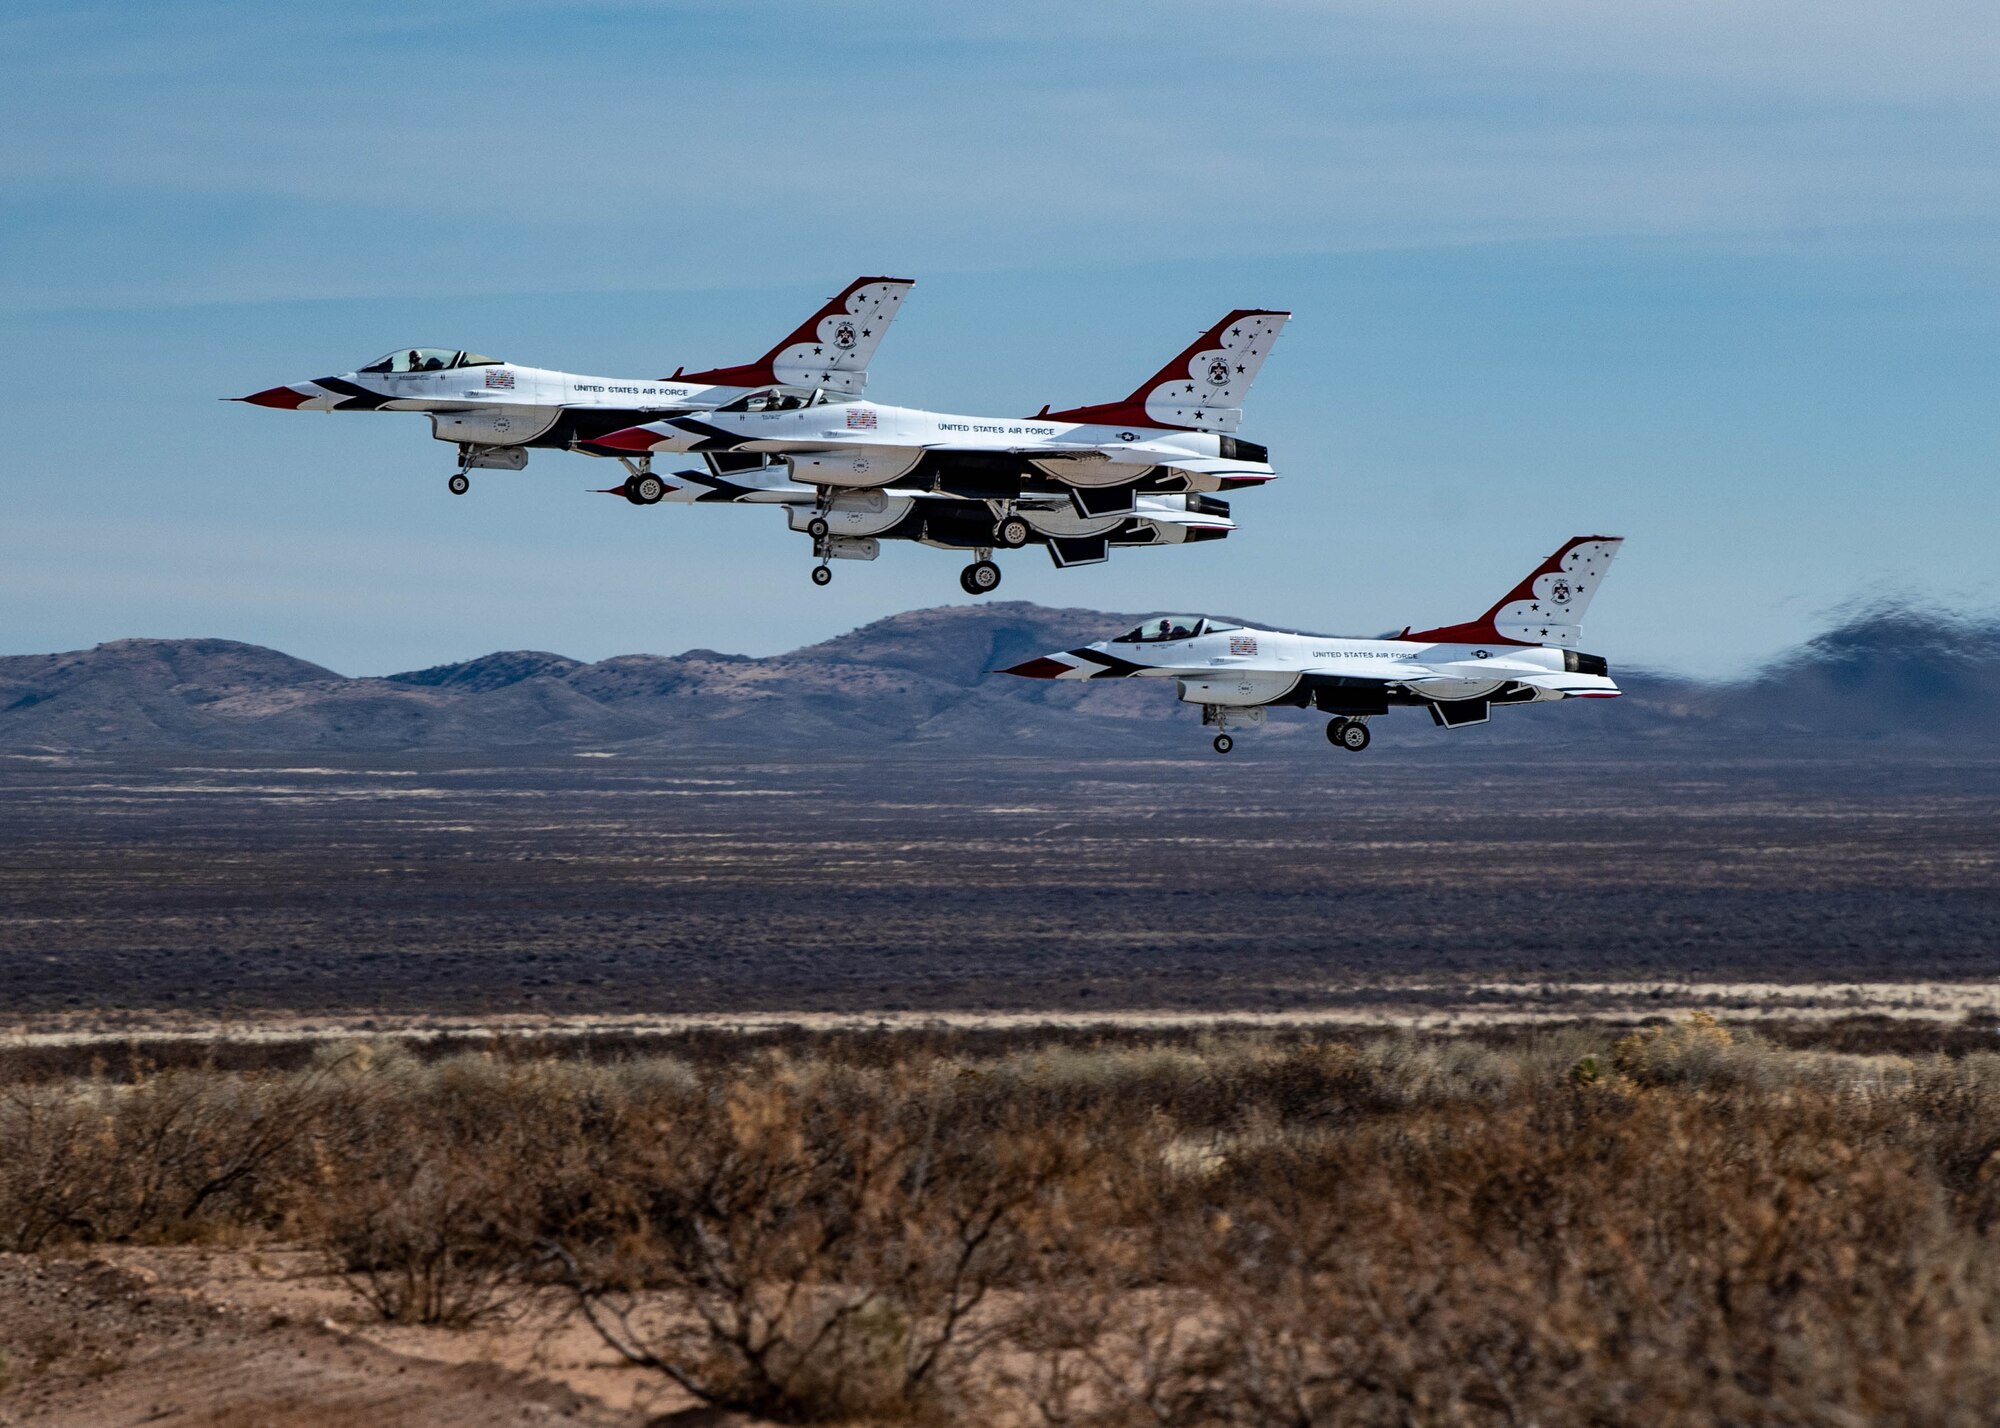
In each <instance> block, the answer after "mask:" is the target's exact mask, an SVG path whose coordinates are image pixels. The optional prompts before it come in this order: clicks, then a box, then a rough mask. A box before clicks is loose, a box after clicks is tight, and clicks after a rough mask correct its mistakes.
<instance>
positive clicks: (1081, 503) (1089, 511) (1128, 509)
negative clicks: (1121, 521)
mask: <svg viewBox="0 0 2000 1428" xmlns="http://www.w3.org/2000/svg"><path fill="white" fill-rule="evenodd" d="M1138 491H1139V488H1138V487H1137V486H1072V487H1070V488H1069V500H1070V504H1071V505H1072V506H1075V507H1076V513H1077V514H1078V515H1079V516H1081V517H1083V518H1084V519H1085V520H1092V519H1094V518H1096V517H1098V516H1129V515H1131V514H1132V513H1133V512H1134V511H1136V510H1137V509H1138V508H1139V507H1138Z"/></svg>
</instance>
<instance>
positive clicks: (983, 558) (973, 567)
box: [958, 550, 1000, 595]
mask: <svg viewBox="0 0 2000 1428" xmlns="http://www.w3.org/2000/svg"><path fill="white" fill-rule="evenodd" d="M976 554H977V555H978V556H979V559H977V560H975V561H974V562H973V563H972V564H970V565H968V566H966V567H965V569H963V570H961V571H960V572H959V573H958V588H959V589H961V590H963V591H964V592H965V593H966V594H968V595H987V594H991V593H992V592H993V591H995V590H998V589H999V588H1000V567H999V566H997V565H995V564H994V563H993V561H992V559H991V557H992V555H993V552H992V551H991V550H980V551H977V552H976Z"/></svg>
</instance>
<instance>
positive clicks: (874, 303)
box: [226, 278, 914, 496]
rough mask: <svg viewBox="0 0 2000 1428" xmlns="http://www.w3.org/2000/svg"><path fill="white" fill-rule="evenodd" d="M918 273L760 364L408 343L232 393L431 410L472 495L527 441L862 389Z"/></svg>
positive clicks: (298, 406) (270, 402)
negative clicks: (529, 360)
mask: <svg viewBox="0 0 2000 1428" xmlns="http://www.w3.org/2000/svg"><path fill="white" fill-rule="evenodd" d="M912 286H914V283H913V282H912V280H911V279H908V278H856V279H855V280H854V281H853V282H852V283H849V284H848V286H847V288H846V290H845V291H844V292H842V293H841V294H840V295H839V296H838V297H836V298H834V299H833V300H832V301H830V302H828V303H827V304H826V305H825V306H824V307H822V308H821V309H820V310H819V311H818V312H816V313H814V314H813V315H812V316H811V317H809V318H807V319H806V320H805V321H804V322H802V323H801V324H799V326H798V327H797V328H795V329H794V330H793V331H792V332H791V333H789V334H788V335H787V336H786V337H785V339H784V341H782V342H780V343H779V344H778V345H777V346H776V347H773V348H772V349H771V350H770V351H769V352H766V353H765V354H764V355H763V356H762V357H759V358H758V359H757V360H756V361H754V362H748V363H744V364H743V365H741V366H737V367H714V368H709V369H706V370H703V371H699V372H689V371H687V370H685V369H684V368H682V369H676V370H675V372H674V374H673V375H672V376H671V377H655V378H628V377H586V376H579V375H577V374H576V373H573V372H553V371H549V370H547V369H545V368H541V367H520V366H516V365H515V364H513V363H511V362H503V361H501V360H500V359H499V358H497V357H482V356H480V355H479V354H478V353H476V352H465V351H460V350H456V349H453V348H448V347H399V348H397V349H396V350H395V351H394V352H391V353H389V354H388V355H387V356H386V357H381V358H378V359H376V360H375V361H373V362H370V363H369V364H368V365H367V366H365V367H362V368H360V369H358V370H356V371H353V372H343V373H342V374H341V375H340V376H338V377H319V378H315V379H314V380H313V381H310V382H293V383H291V384H290V385H288V386H283V387H268V388H266V389H265V390H263V391H261V392H253V393H251V395H249V396H247V397H233V398H227V399H226V400H231V401H239V402H249V403H251V404H252V405H254V406H260V407H278V408H281V409H284V410H287V411H319V412H336V411H337V412H375V411H392V412H423V413H425V414H426V415H428V416H429V417H430V419H431V435H433V436H434V437H436V438H437V439H438V440H439V441H449V442H453V443H455V444H456V445H457V447H458V470H457V471H456V472H454V473H453V474H452V477H451V480H450V482H449V485H450V487H451V491H452V494H454V495H458V496H462V495H464V494H465V493H466V491H467V490H469V489H470V488H471V484H472V483H471V480H470V478H469V477H468V476H467V474H466V473H467V472H468V471H471V470H473V469H475V468H487V469H493V470H501V471H519V470H521V469H522V468H523V467H525V466H526V465H527V464H528V448H530V447H537V446H540V447H556V448H561V449H564V450H569V451H585V452H589V453H590V454H592V455H605V454H607V453H605V452H602V451H599V450H597V449H596V448H595V447H594V446H593V445H592V443H593V442H594V441H595V439H596V438H598V437H602V436H605V435H607V434H609V433H611V432H615V431H622V430H625V429H626V428H628V427H630V426H632V425H633V424H634V423H636V422H643V421H647V420H650V419H652V418H654V417H658V416H663V415H668V414H673V413H681V412H696V411H707V410H710V409H711V408H715V407H721V406H726V405H728V404H729V403H732V402H736V401H738V400H740V399H742V398H743V397H746V396H749V395H750V394H752V393H759V392H765V391H769V390H773V389H777V390H784V391H790V392H793V393H797V394H801V395H799V396H798V398H797V399H798V400H800V401H804V400H806V399H807V398H809V397H810V396H812V395H813V394H814V393H820V394H824V393H828V392H839V393H842V394H850V395H856V394H859V393H860V392H861V391H862V390H863V389H864V388H865V387H866V386H867V384H868V362H869V359H870V358H872V357H873V356H874V355H875V348H876V347H877V346H878V345H879V344H880V343H881V341H882V335H883V334H884V333H886V332H887V331H888V330H889V324H890V323H891V322H893V321H894V320H895V317H896V310H897V309H898V308H899V307H900V306H901V305H902V301H903V295H904V294H905V293H907V292H909V290H910V289H911V287H912ZM622 459H623V460H624V465H625V468H626V471H627V472H628V475H627V477H626V483H627V486H628V488H629V489H630V490H632V491H633V492H635V493H639V492H642V491H644V492H650V491H651V490H652V489H653V487H652V485H651V484H650V483H653V482H655V481H656V480H657V478H655V477H653V476H652V475H651V473H650V469H649V468H650V464H651V463H650V462H648V461H645V460H639V461H633V460H631V459H629V458H622Z"/></svg>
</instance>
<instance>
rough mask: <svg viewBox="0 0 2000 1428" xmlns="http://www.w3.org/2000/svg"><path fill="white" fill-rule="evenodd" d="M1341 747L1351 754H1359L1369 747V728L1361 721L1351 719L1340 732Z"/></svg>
mask: <svg viewBox="0 0 2000 1428" xmlns="http://www.w3.org/2000/svg"><path fill="white" fill-rule="evenodd" d="M1339 742H1340V747H1341V748H1343V749H1345V750H1347V752H1348V753H1350V754H1358V753H1360V752H1361V751H1362V750H1363V749H1365V748H1367V747H1368V726H1367V725H1366V724H1364V723H1362V722H1361V721H1360V720H1359V719H1349V720H1348V721H1347V722H1346V727H1344V728H1343V729H1342V730H1341V731H1340V741H1339Z"/></svg>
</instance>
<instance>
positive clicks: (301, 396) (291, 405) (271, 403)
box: [228, 387, 312, 412]
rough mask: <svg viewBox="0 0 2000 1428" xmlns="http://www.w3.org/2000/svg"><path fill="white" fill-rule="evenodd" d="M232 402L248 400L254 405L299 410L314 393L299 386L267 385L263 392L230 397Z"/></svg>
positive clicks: (282, 409)
mask: <svg viewBox="0 0 2000 1428" xmlns="http://www.w3.org/2000/svg"><path fill="white" fill-rule="evenodd" d="M228 400H230V401H232V402H248V403H250V405H251V406H253V407H276V408H278V409H279V410H280V411H288V412H291V411H297V410H298V409H299V408H300V407H302V406H304V405H305V404H306V403H307V402H309V401H311V400H312V395H311V394H310V393H308V392H302V391H300V390H299V389H298V388H297V387H266V388H265V389H264V390H263V391H261V392H252V393H251V394H250V395H249V396H247V397H230V398H228Z"/></svg>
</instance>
